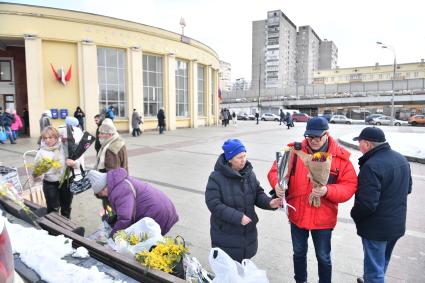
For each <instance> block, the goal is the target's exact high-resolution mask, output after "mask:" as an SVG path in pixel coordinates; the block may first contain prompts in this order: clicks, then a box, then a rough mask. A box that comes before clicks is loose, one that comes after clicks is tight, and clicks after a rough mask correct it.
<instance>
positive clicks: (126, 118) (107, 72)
mask: <svg viewBox="0 0 425 283" xmlns="http://www.w3.org/2000/svg"><path fill="white" fill-rule="evenodd" d="M0 26H1V29H0V74H1V76H0V107H2V108H3V109H5V108H13V109H16V110H17V112H18V114H20V115H22V111H23V109H24V108H27V109H28V111H29V121H30V133H31V136H34V137H35V136H38V135H39V119H40V116H41V114H42V113H43V111H45V110H47V109H53V113H54V116H55V117H54V118H55V119H52V121H53V124H54V125H60V124H63V123H64V120H63V118H64V116H65V115H66V114H68V115H70V116H73V114H74V111H75V109H76V107H77V106H80V107H81V108H82V109H83V111H84V112H85V114H86V128H87V129H88V130H89V131H92V132H93V131H94V130H95V127H96V126H95V124H94V122H93V121H92V120H93V116H94V115H96V114H99V113H100V112H101V111H102V110H103V109H104V108H106V107H108V106H110V105H113V106H114V108H115V114H116V120H115V123H116V125H117V128H118V129H119V130H120V131H129V130H131V115H132V112H133V109H136V110H137V111H138V113H140V114H142V115H143V117H144V124H143V128H144V129H147V130H149V129H155V128H156V127H157V119H156V114H157V112H158V110H159V109H160V108H161V107H163V108H164V111H165V115H166V125H167V129H168V130H174V129H176V128H180V127H182V128H183V127H199V126H208V125H216V124H217V123H218V115H219V114H218V111H219V97H218V89H219V86H218V70H219V59H218V55H217V53H216V52H215V51H214V50H213V49H211V48H210V47H208V46H207V45H205V44H203V43H201V42H199V41H196V40H194V39H191V38H188V37H185V36H182V35H180V34H176V33H173V32H170V31H167V30H163V29H160V28H157V27H152V26H147V25H143V24H139V23H134V22H129V21H125V20H121V19H116V18H111V17H106V16H100V15H95V14H89V13H83V12H77V11H69V10H61V9H53V8H45V7H38V6H30V5H19V4H8V3H0ZM56 115H57V116H56ZM56 117H57V118H56Z"/></svg>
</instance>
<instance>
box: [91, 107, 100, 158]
mask: <svg viewBox="0 0 425 283" xmlns="http://www.w3.org/2000/svg"><path fill="white" fill-rule="evenodd" d="M93 119H94V123H95V124H96V126H97V128H96V137H95V138H96V139H95V141H94V149H95V150H96V155H97V154H99V150H100V148H101V147H102V145H101V144H100V141H99V127H100V125H102V118H101V116H100V114H96V115H95V116H94V117H93Z"/></svg>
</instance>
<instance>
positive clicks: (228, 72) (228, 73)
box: [219, 60, 232, 91]
mask: <svg viewBox="0 0 425 283" xmlns="http://www.w3.org/2000/svg"><path fill="white" fill-rule="evenodd" d="M231 78H232V65H231V64H230V63H227V62H224V61H221V60H220V69H219V79H220V88H221V90H225V91H230V90H231V89H232V82H231Z"/></svg>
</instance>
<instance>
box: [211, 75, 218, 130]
mask: <svg viewBox="0 0 425 283" xmlns="http://www.w3.org/2000/svg"><path fill="white" fill-rule="evenodd" d="M213 77H214V86H213V95H212V98H213V101H214V116H215V118H214V119H215V123H214V125H216V126H218V125H219V119H218V112H219V109H220V107H219V106H220V105H219V103H220V102H219V99H218V71H216V72H214V73H213Z"/></svg>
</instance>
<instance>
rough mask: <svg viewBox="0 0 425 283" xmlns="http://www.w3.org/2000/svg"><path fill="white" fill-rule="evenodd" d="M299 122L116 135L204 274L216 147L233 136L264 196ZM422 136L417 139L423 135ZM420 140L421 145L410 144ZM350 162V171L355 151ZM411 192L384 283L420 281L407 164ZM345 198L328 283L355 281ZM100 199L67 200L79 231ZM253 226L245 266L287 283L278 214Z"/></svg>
mask: <svg viewBox="0 0 425 283" xmlns="http://www.w3.org/2000/svg"><path fill="white" fill-rule="evenodd" d="M330 127H331V129H330V133H331V135H332V136H334V137H336V138H338V137H339V136H344V135H347V134H349V133H352V134H353V136H355V135H357V134H358V133H359V132H360V131H361V129H362V128H363V127H364V125H330ZM304 128H305V123H297V124H296V126H295V128H292V129H291V130H287V129H286V127H284V126H279V123H276V122H261V123H260V124H259V125H255V122H254V121H243V122H240V121H238V125H237V126H236V127H235V126H233V125H232V124H231V125H230V126H229V127H227V128H224V127H221V126H217V127H205V128H204V127H203V128H198V129H179V130H176V131H172V132H165V134H164V135H158V133H157V132H146V133H144V134H143V135H141V136H140V137H137V138H133V137H131V136H129V135H124V137H125V139H126V142H127V149H128V155H129V170H130V175H132V176H135V177H137V178H140V179H143V180H145V181H147V182H150V183H152V184H153V185H154V186H156V187H157V188H159V189H160V190H162V191H163V192H165V193H166V194H167V195H168V196H169V197H170V198H171V199H172V201H173V202H174V204H175V205H176V208H177V211H178V214H179V216H180V221H179V222H178V223H177V224H176V225H175V227H174V228H173V229H172V230H171V231H170V233H169V234H170V235H172V236H175V235H182V236H183V237H184V238H185V240H186V242H187V243H188V245H189V248H190V251H191V253H192V254H193V255H194V256H195V257H197V258H198V259H199V260H200V262H201V263H202V264H203V265H204V266H206V267H207V268H208V269H209V267H208V254H209V250H210V236H209V217H210V213H209V211H208V209H207V207H206V205H205V201H204V191H205V186H206V182H207V179H208V176H209V174H210V173H211V171H212V170H213V167H214V164H215V162H216V159H217V157H218V155H219V154H220V153H221V152H222V151H221V145H222V144H223V142H224V141H225V140H226V139H228V138H239V139H241V140H242V142H243V143H244V144H245V145H246V148H247V152H248V159H249V160H250V161H251V163H252V164H253V167H254V172H255V173H256V175H257V177H258V179H259V180H260V182H261V184H262V186H263V188H264V189H265V191H266V192H268V191H269V190H270V186H269V184H268V182H267V173H268V170H269V169H270V167H271V165H272V162H273V160H274V158H275V152H276V151H278V150H280V149H281V148H282V146H283V145H285V144H287V143H289V142H291V141H301V139H302V137H303V133H304ZM383 129H384V131H386V130H392V131H404V132H409V131H414V132H424V133H425V128H413V127H393V128H392V127H386V128H383ZM424 136H425V135H424ZM418 142H423V141H418ZM35 148H36V139H21V140H18V145H16V146H12V145H10V144H5V145H1V146H0V161H1V162H2V163H3V164H4V165H8V166H17V167H22V153H23V152H24V151H26V150H29V149H35ZM349 150H350V151H351V152H352V157H351V160H352V162H353V164H354V166H355V168H356V170H357V168H358V166H357V159H358V158H359V157H360V156H361V153H360V152H359V151H356V150H353V149H349ZM86 163H87V165H88V166H90V165H92V164H93V163H94V150H93V149H90V151H89V153H88V154H87V156H86ZM410 165H411V168H412V174H413V192H412V194H411V195H410V196H409V198H408V213H407V232H406V235H405V236H404V237H403V238H402V239H401V240H399V242H398V244H397V246H396V248H395V250H394V253H393V257H392V260H391V263H390V266H389V270H388V272H387V281H386V282H389V283H393V282H394V283H395V282H409V283H410V282H412V283H413V282H418V283H419V282H425V272H424V270H425V220H424V217H423V215H424V212H423V206H424V204H425V165H424V164H418V163H410ZM352 206H353V200H350V201H348V202H346V203H343V204H341V205H339V214H338V224H337V226H336V228H335V230H334V233H333V237H332V260H333V282H337V283H339V282H356V281H355V280H356V278H357V277H359V276H361V275H362V261H363V251H362V246H361V241H360V238H359V237H358V236H357V234H356V229H355V225H354V223H353V221H352V219H351V218H350V214H349V213H350V209H351V207H352ZM100 208H101V204H100V201H99V200H98V199H96V198H94V197H93V194H92V192H91V191H87V192H85V193H82V194H80V195H77V196H76V197H75V198H74V203H73V211H72V219H73V220H74V221H75V222H77V223H78V224H80V225H83V226H85V227H86V231H87V234H90V233H92V232H93V231H95V230H96V229H97V228H98V227H99V226H100V224H101V223H100V218H99V216H98V212H99V210H100ZM257 214H258V216H259V219H260V222H259V224H258V231H259V249H258V253H257V255H256V256H255V257H254V258H253V261H254V262H255V263H256V264H257V265H258V266H259V267H260V268H261V269H265V270H266V271H267V275H268V278H269V279H270V282H293V281H294V280H293V266H292V246H291V239H290V229H289V224H288V220H287V218H286V216H285V215H284V214H283V213H281V212H279V211H275V212H273V211H264V210H260V209H257ZM309 241H310V249H309V252H308V273H309V279H308V282H317V281H318V277H317V262H316V259H315V255H314V249H313V245H312V242H311V239H310V240H309Z"/></svg>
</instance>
